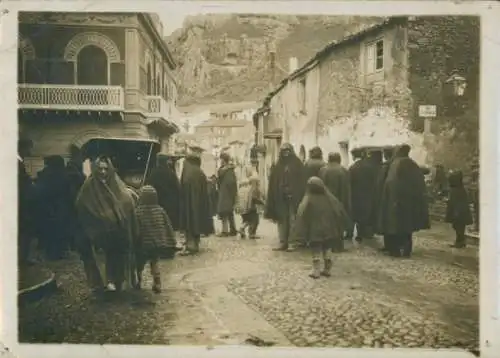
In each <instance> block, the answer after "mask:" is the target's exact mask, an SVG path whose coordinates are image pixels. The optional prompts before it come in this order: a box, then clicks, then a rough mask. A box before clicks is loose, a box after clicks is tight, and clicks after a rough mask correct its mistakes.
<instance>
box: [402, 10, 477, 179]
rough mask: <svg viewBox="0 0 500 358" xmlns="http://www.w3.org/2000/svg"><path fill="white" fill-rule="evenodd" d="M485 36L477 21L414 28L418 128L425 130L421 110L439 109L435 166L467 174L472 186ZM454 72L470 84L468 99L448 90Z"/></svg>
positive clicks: (436, 19) (423, 22)
mask: <svg viewBox="0 0 500 358" xmlns="http://www.w3.org/2000/svg"><path fill="white" fill-rule="evenodd" d="M479 36H480V21H479V18H478V17H474V16H445V17H444V16H428V17H417V18H415V19H412V20H410V22H409V26H408V48H409V53H408V59H409V68H408V74H409V87H410V89H411V93H412V99H413V103H412V108H411V111H410V116H409V118H410V121H411V124H412V128H413V129H414V130H417V131H421V130H422V129H423V120H422V119H421V118H418V105H421V104H433V105H436V106H437V117H436V118H435V120H433V123H432V131H433V133H434V134H435V137H434V138H433V140H432V142H431V143H430V145H429V148H430V150H431V152H430V156H431V160H432V162H434V163H440V164H443V165H444V166H445V168H447V169H451V168H455V169H461V170H463V171H464V174H465V175H464V177H465V180H466V181H469V179H468V178H469V177H470V174H471V172H472V171H473V169H472V168H470V167H469V165H468V164H467V163H470V164H471V165H470V166H472V167H474V166H478V164H479V138H478V135H479V60H480V59H479V56H480V55H479V54H480V37H479ZM454 70H458V74H459V75H460V76H463V77H464V78H466V80H467V88H466V91H465V94H464V96H463V97H457V96H456V95H454V93H453V88H452V86H450V85H447V84H446V80H447V79H448V78H449V77H450V76H451V74H452V72H453V71H454Z"/></svg>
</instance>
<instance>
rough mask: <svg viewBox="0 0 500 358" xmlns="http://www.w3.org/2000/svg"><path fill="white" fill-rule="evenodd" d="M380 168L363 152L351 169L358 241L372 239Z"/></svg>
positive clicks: (350, 175)
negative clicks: (374, 202)
mask: <svg viewBox="0 0 500 358" xmlns="http://www.w3.org/2000/svg"><path fill="white" fill-rule="evenodd" d="M379 169H380V167H379V164H377V163H376V161H375V160H374V159H373V158H371V157H369V156H368V153H367V152H366V151H363V152H362V155H361V159H360V160H358V161H357V162H355V163H354V164H353V165H352V166H351V167H350V168H349V178H350V181H351V205H352V206H351V214H352V219H353V221H354V222H355V223H356V227H357V232H358V234H357V238H356V239H357V240H358V241H362V239H371V238H372V237H373V232H372V231H373V229H372V228H371V215H372V207H373V197H374V193H375V185H376V182H377V175H378V171H379Z"/></svg>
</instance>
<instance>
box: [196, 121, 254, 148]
mask: <svg viewBox="0 0 500 358" xmlns="http://www.w3.org/2000/svg"><path fill="white" fill-rule="evenodd" d="M249 125H250V126H251V122H250V121H244V120H235V119H210V120H208V121H206V122H204V123H202V124H200V125H198V126H197V127H196V128H195V130H194V133H195V135H196V136H197V138H203V139H205V140H206V141H207V144H208V146H209V147H211V148H223V147H225V146H227V145H228V144H229V139H230V138H231V136H233V135H234V134H235V133H240V132H241V130H245V129H247V130H249V131H250V133H248V134H249V135H250V136H252V135H253V128H251V127H250V128H249ZM248 128H249V129H248Z"/></svg>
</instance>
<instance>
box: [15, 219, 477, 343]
mask: <svg viewBox="0 0 500 358" xmlns="http://www.w3.org/2000/svg"><path fill="white" fill-rule="evenodd" d="M259 231H260V234H261V235H262V236H263V238H262V239H261V240H257V241H250V240H241V239H236V238H216V237H209V238H203V239H202V252H201V253H200V255H198V256H192V257H177V258H176V259H175V260H173V261H170V262H162V264H161V267H162V275H163V283H164V290H163V292H162V293H161V294H160V295H155V294H153V293H152V291H151V290H150V287H151V278H150V277H149V273H148V275H147V277H146V282H145V285H144V286H145V288H144V289H143V291H141V292H132V293H126V294H124V296H122V297H110V298H108V299H107V300H109V302H107V301H97V300H96V299H95V298H93V297H92V296H90V295H89V291H88V289H87V287H86V284H85V277H84V273H83V269H82V265H81V264H80V262H79V260H78V257H76V256H75V257H73V258H71V259H68V260H64V261H60V262H57V263H53V264H52V267H51V268H52V269H53V270H54V271H55V272H56V274H57V276H58V278H57V280H58V283H59V284H60V285H61V287H60V289H59V291H60V292H58V293H56V294H54V295H52V296H50V297H46V298H44V299H42V300H41V301H38V302H35V303H31V304H30V305H28V306H25V307H21V308H20V318H19V324H20V331H19V334H20V337H19V340H20V342H31V343H35V342H36V343H41V342H47V343H50V342H53V343H56V342H65V343H102V344H104V343H108V344H109V343H115V344H172V345H173V344H183V345H191V344H201V345H208V346H213V345H222V344H245V341H246V340H248V339H249V338H250V340H253V341H254V342H253V344H256V345H275V346H290V345H294V346H299V347H305V346H309V347H332V346H336V347H399V346H406V347H435V348H439V347H443V348H444V347H447V348H449V347H463V348H469V349H475V348H477V345H478V337H479V333H478V330H479V328H478V326H479V319H478V317H479V307H478V276H479V275H478V246H469V247H468V248H467V249H465V250H455V249H451V248H449V247H448V245H449V244H450V243H452V240H453V235H452V233H451V231H450V229H449V228H448V227H447V226H446V225H443V224H434V227H433V229H432V230H430V231H428V232H422V233H420V234H418V235H417V239H416V240H415V250H414V256H413V257H412V258H411V259H406V260H402V259H393V258H390V257H386V256H385V255H383V254H381V253H380V252H379V251H378V248H379V247H380V245H381V243H380V239H377V240H373V241H372V242H369V243H364V244H362V245H361V246H358V245H353V244H352V243H348V244H347V247H346V248H347V249H348V251H347V252H345V253H342V254H336V256H335V261H334V269H333V276H332V277H331V278H323V279H320V280H312V279H310V278H309V277H308V273H309V269H310V264H311V260H310V254H309V253H308V252H307V251H297V252H293V253H285V252H274V251H272V250H271V247H272V246H273V245H275V244H276V238H275V236H276V234H275V231H276V230H275V227H274V226H273V225H272V224H271V223H269V222H266V221H264V222H262V224H261V227H260V228H259ZM255 341H257V342H255ZM246 343H248V344H252V343H251V342H249V341H247V342H246Z"/></svg>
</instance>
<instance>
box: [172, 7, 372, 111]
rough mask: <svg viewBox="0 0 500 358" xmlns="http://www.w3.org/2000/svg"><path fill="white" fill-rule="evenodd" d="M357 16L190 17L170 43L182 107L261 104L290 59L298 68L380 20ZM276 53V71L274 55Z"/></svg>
mask: <svg viewBox="0 0 500 358" xmlns="http://www.w3.org/2000/svg"><path fill="white" fill-rule="evenodd" d="M378 20H379V19H378V18H373V17H364V18H363V17H356V16H343V17H340V16H291V15H245V14H239V15H226V14H211V15H197V16H188V17H187V18H186V20H185V22H184V24H183V27H182V28H180V29H178V30H176V31H174V32H173V33H172V34H171V35H170V36H169V37H168V38H167V39H166V40H167V42H168V44H169V45H170V48H171V49H172V52H173V54H174V56H175V58H176V60H177V62H178V65H179V66H178V70H177V77H178V80H179V84H180V87H179V96H180V98H179V103H180V104H181V105H191V104H196V103H211V102H232V101H253V100H260V99H262V97H263V96H264V95H265V94H266V93H267V92H268V91H269V88H270V85H271V84H272V83H275V82H277V81H279V80H281V79H282V78H283V77H284V76H286V75H287V69H288V60H289V58H290V57H297V58H298V59H299V65H300V64H302V63H304V62H305V61H306V60H307V59H309V58H310V57H311V56H312V55H314V53H315V52H317V51H318V50H320V49H321V48H322V47H324V46H325V45H326V44H328V43H329V42H332V41H334V40H337V39H339V38H341V37H343V36H344V35H345V34H346V33H349V32H352V31H356V29H357V28H358V27H359V26H362V25H364V24H367V23H372V22H374V21H378ZM272 51H273V52H275V53H276V63H277V66H276V67H275V70H274V71H271V69H270V62H271V61H270V56H269V53H270V52H272Z"/></svg>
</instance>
